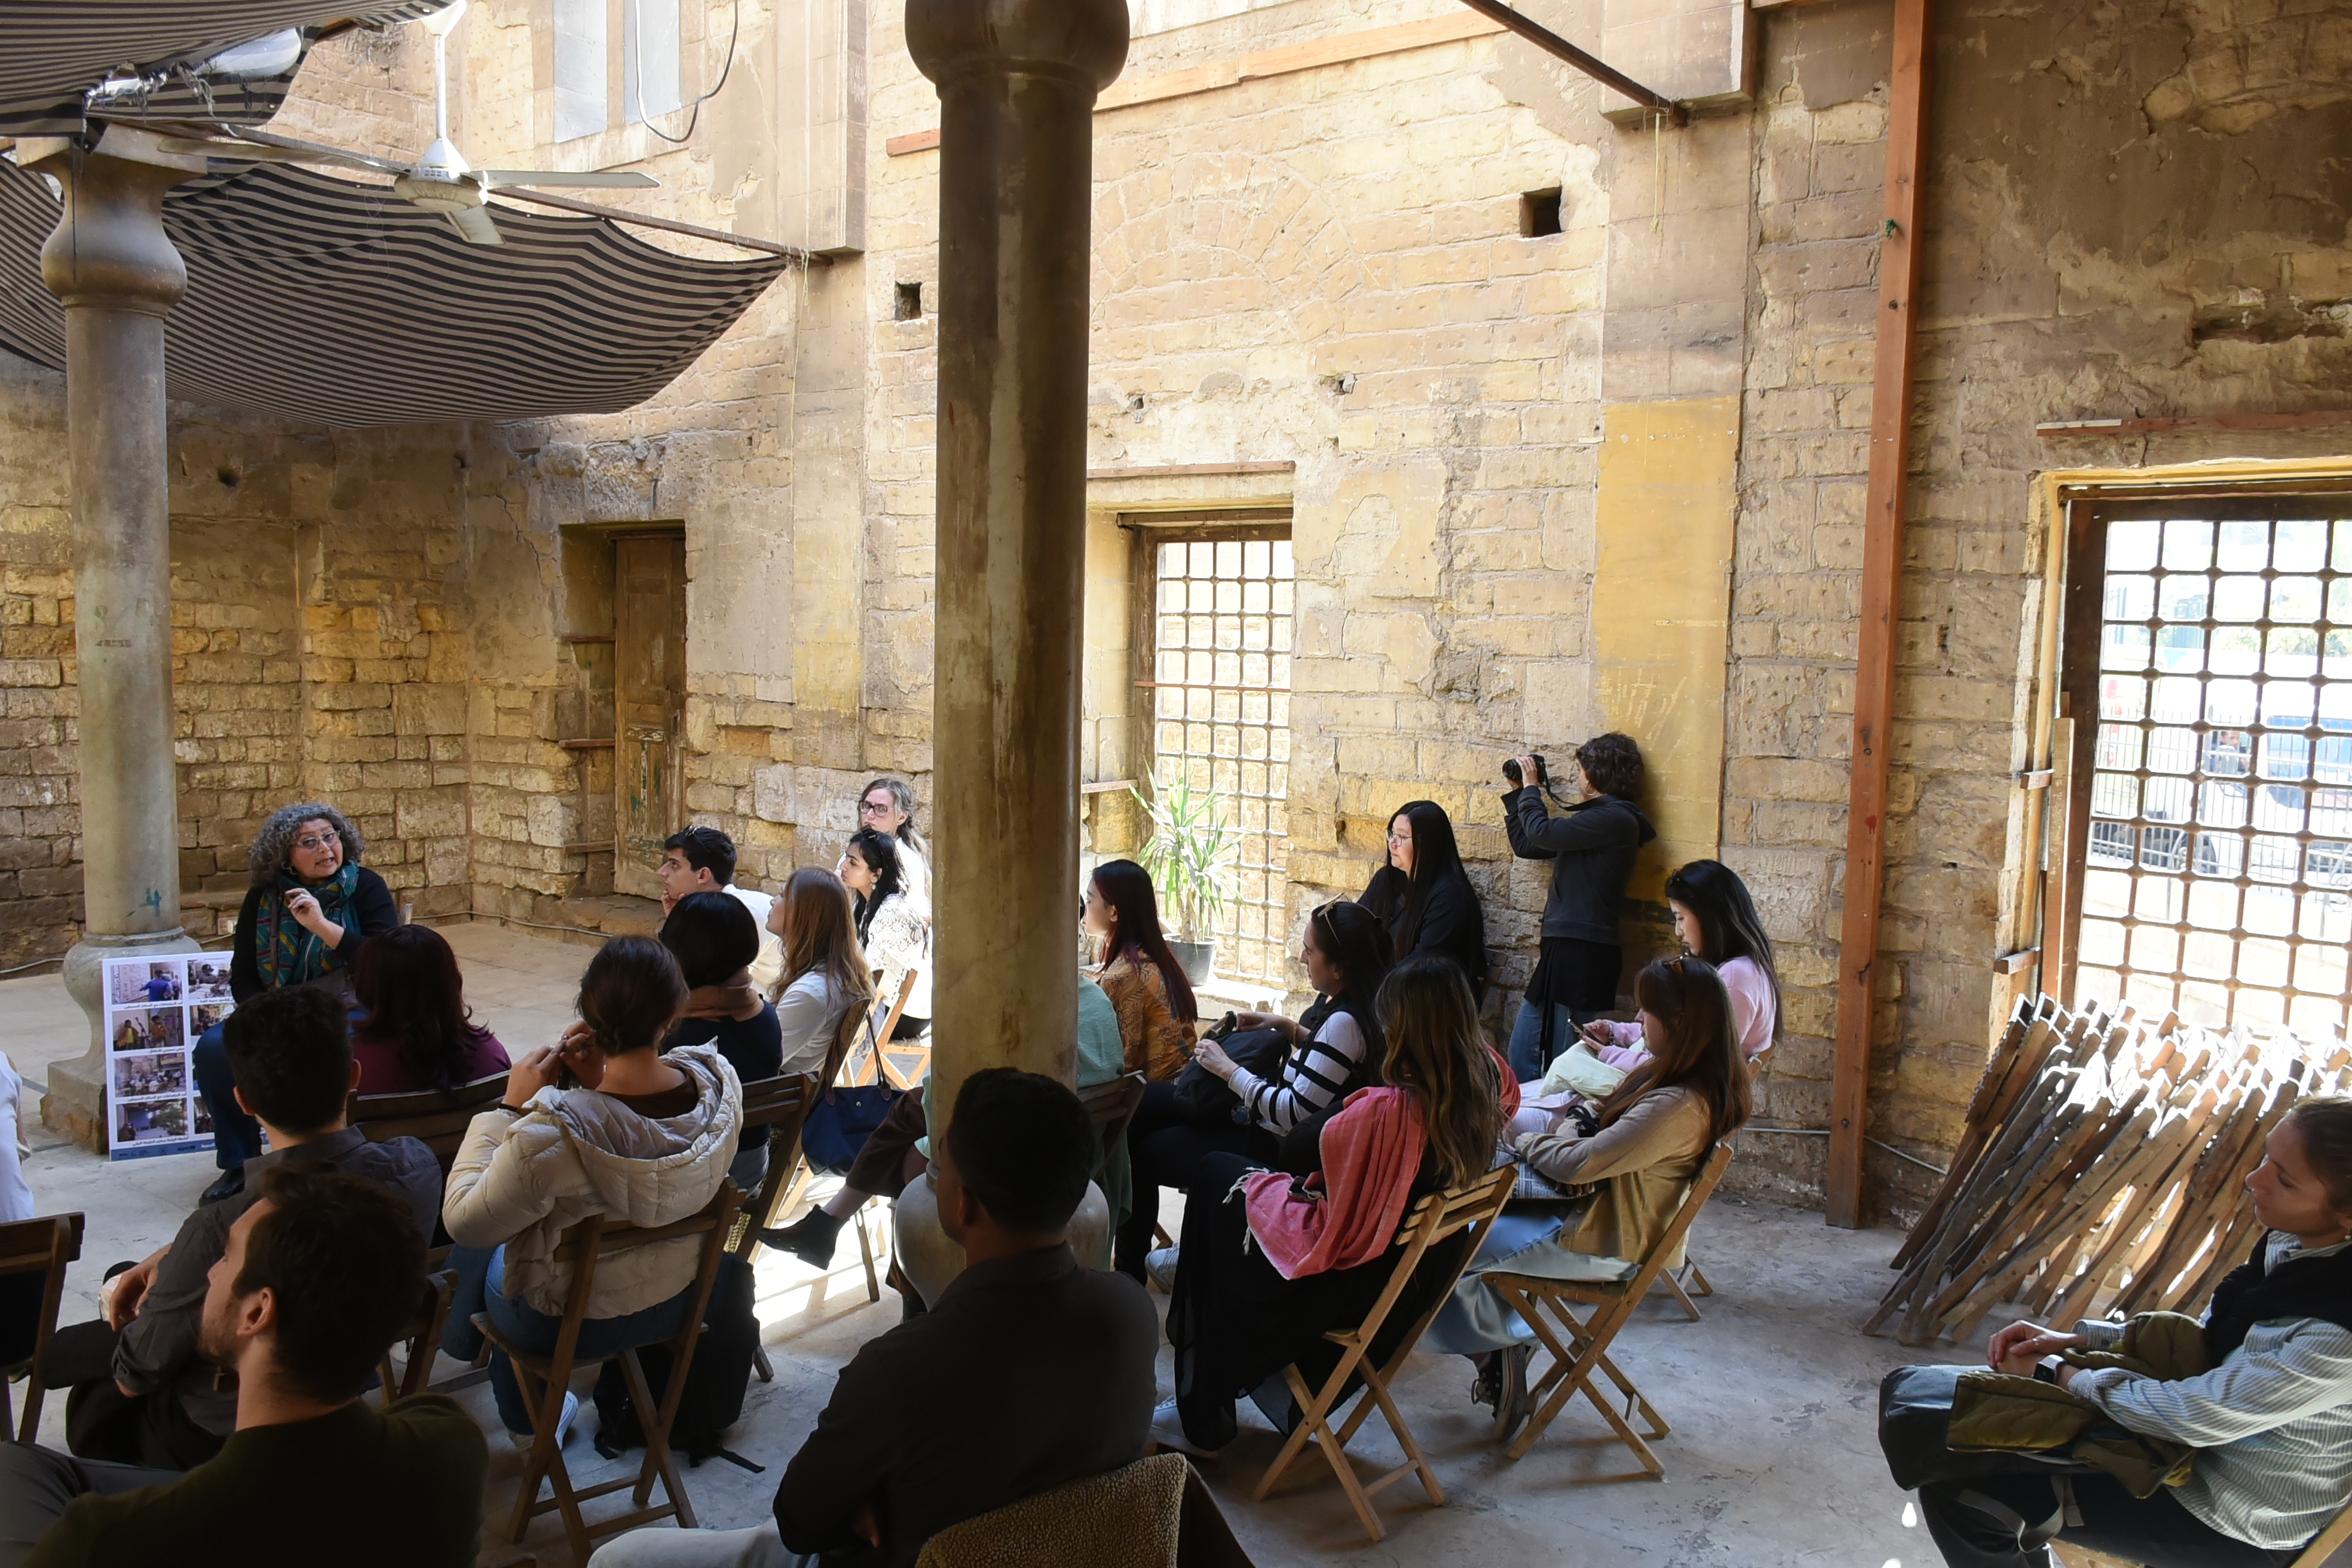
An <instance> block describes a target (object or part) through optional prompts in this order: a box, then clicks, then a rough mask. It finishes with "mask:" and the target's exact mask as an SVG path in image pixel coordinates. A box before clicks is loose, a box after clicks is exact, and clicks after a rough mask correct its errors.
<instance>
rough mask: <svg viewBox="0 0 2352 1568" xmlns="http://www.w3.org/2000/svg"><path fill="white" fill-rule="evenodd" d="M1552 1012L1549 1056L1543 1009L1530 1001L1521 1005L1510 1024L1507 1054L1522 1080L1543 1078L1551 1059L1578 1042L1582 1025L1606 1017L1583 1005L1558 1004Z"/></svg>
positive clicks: (1512, 1068)
mask: <svg viewBox="0 0 2352 1568" xmlns="http://www.w3.org/2000/svg"><path fill="white" fill-rule="evenodd" d="M1551 1011H1552V1022H1551V1051H1550V1053H1549V1055H1547V1054H1545V1052H1544V1050H1543V1048H1542V1047H1543V1009H1542V1008H1541V1007H1540V1006H1538V1005H1533V1004H1530V1003H1527V1002H1521V1003H1520V1004H1519V1019H1518V1022H1517V1023H1516V1024H1514V1025H1512V1026H1511V1046H1510V1049H1509V1050H1508V1051H1507V1052H1506V1053H1505V1054H1506V1055H1507V1057H1508V1058H1510V1063H1511V1070H1512V1071H1513V1072H1515V1073H1517V1074H1518V1077H1519V1081H1520V1082H1521V1083H1533V1082H1534V1081H1535V1080H1536V1079H1539V1078H1541V1077H1543V1075H1544V1068H1548V1067H1549V1066H1551V1058H1553V1057H1556V1056H1558V1055H1559V1053H1560V1052H1562V1051H1564V1050H1566V1049H1568V1047H1570V1046H1572V1045H1574V1044H1576V1031H1577V1030H1578V1029H1579V1028H1580V1027H1581V1026H1584V1025H1586V1024H1590V1023H1592V1022H1593V1021H1595V1020H1596V1019H1599V1018H1602V1017H1605V1016H1607V1015H1606V1014H1605V1013H1602V1012H1599V1011H1594V1012H1586V1011H1584V1010H1583V1009H1582V1008H1569V1007H1559V1006H1555V1007H1553V1008H1552V1010H1551Z"/></svg>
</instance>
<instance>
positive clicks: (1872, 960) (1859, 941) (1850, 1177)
mask: <svg viewBox="0 0 2352 1568" xmlns="http://www.w3.org/2000/svg"><path fill="white" fill-rule="evenodd" d="M1927 9H1928V0H1895V58H1894V70H1893V74H1892V77H1891V79H1890V82H1889V86H1890V89H1891V93H1890V98H1889V102H1888V107H1887V121H1886V223H1885V227H1884V228H1883V229H1882V230H1881V232H1880V239H1879V247H1878V352H1877V359H1876V364H1875V369H1874V374H1873V375H1872V378H1871V397H1870V489H1869V493H1868V500H1867V502H1866V509H1867V510H1866V511H1865V513H1864V536H1863V548H1862V624H1861V647H1860V648H1859V650H1858V651H1857V653H1856V655H1855V658H1854V679H1853V783H1852V786H1851V792H1850V794H1849V795H1848V797H1847V806H1846V837H1845V920H1844V924H1843V927H1842V929H1841V931H1840V933H1839V939H1838V1005H1837V1054H1836V1057H1835V1059H1834V1063H1833V1066H1832V1069H1831V1082H1830V1168H1829V1188H1828V1193H1827V1198H1828V1205H1827V1206H1828V1211H1829V1222H1830V1223H1831V1224H1832V1225H1834V1226H1846V1227H1852V1226H1857V1225H1860V1224H1861V1223H1862V1160H1863V1150H1864V1138H1865V1136H1866V1134H1867V1133H1868V1131H1869V1119H1868V1116H1869V1100H1870V1043H1871V1042H1870V1036H1871V1014H1872V1011H1873V1005H1874V993H1875V985H1874V981H1875V979H1876V977H1877V970H1878V917H1879V899H1880V895H1881V892H1882V888H1883V882H1884V878H1885V854H1886V781H1887V773H1888V770H1889V768H1890V766H1891V765H1892V763H1893V762H1894V751H1893V747H1892V745H1891V744H1890V741H1891V731H1892V729H1893V726H1894V720H1895V626H1896V623H1897V622H1898V620H1899V619H1900V617H1901V615H1902V600H1903V514H1904V508H1905V504H1906V500H1907V491H1908V489H1909V484H1908V479H1909V470H1910V464H1911V334H1912V323H1913V317H1914V315H1915V314H1916V312H1915V311H1914V310H1913V305H1914V295H1915V292H1916V287H1917V283H1918V277H1919V247H1918V244H1917V240H1918V232H1917V225H1918V214H1919V179H1920V174H1921V168H1920V164H1921V159H1920V152H1921V141H1922V138H1923V133H1924V131H1925V113H1924V110H1925V109H1926V104H1927V20H1928V18H1927Z"/></svg>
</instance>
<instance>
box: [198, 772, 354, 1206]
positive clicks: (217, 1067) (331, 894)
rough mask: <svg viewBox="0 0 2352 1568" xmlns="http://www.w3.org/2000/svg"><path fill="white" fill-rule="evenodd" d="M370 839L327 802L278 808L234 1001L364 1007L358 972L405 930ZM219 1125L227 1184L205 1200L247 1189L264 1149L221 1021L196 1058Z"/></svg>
mask: <svg viewBox="0 0 2352 1568" xmlns="http://www.w3.org/2000/svg"><path fill="white" fill-rule="evenodd" d="M366 850H367V841H366V840H365V839H363V838H362V837H360V831H359V829H358V828H356V827H353V826H352V825H351V823H350V822H349V821H348V820H347V819H346V818H345V817H344V816H343V814H342V813H341V812H340V811H337V810H336V809H335V808H334V807H333V806H331V805H323V804H321V803H320V802H318V801H303V802H301V803H299V805H285V806H280V807H278V809H277V810H276V811H274V812H271V813H270V814H269V820H268V821H267V822H265V823H263V824H262V825H261V831H260V832H259V833H257V834H256V835H254V838H253V847H252V848H251V849H249V850H248V851H247V854H246V865H247V868H248V869H249V870H250V872H251V874H252V885H251V886H249V887H248V888H247V889H246V893H245V903H244V905H243V907H241V908H240V909H239V910H237V912H236V940H235V942H234V945H233V946H232V947H231V949H230V952H229V970H228V975H229V994H231V995H233V996H235V997H236V1000H237V1001H239V1002H240V1003H242V1002H246V1001H248V1000H250V999H251V998H253V997H255V996H258V995H260V994H262V993H263V992H265V991H276V990H279V989H282V988H284V987H286V986H289V985H321V986H324V987H326V988H327V989H328V990H330V991H332V992H333V993H335V994H337V995H339V996H341V998H342V999H343V1004H344V1005H345V1006H346V1007H349V1006H352V1005H356V1000H357V998H356V996H355V994H354V992H353V989H352V965H353V964H355V963H358V962H359V956H360V950H361V949H362V947H363V946H365V945H366V942H367V940H368V938H370V937H373V936H381V935H383V933H384V932H385V931H390V930H392V929H393V927H394V926H396V925H398V924H399V923H400V910H399V908H398V906H396V905H395V904H394V902H393V901H392V889H390V888H387V887H385V886H384V884H383V878H382V877H379V876H377V875H376V874H375V873H374V872H373V871H371V870H369V869H368V868H366V867H364V866H362V865H361V864H360V858H361V857H362V855H363V854H364V853H365V852H366ZM188 1059H189V1060H190V1062H192V1063H193V1064H194V1068H195V1073H196V1088H197V1089H198V1091H200V1092H201V1093H202V1094H203V1095H204V1097H205V1109H206V1110H209V1111H210V1112H211V1113H212V1119H213V1162H214V1163H215V1164H217V1165H218V1166H219V1167H220V1170H221V1174H220V1177H219V1179H218V1180H216V1181H215V1182H214V1183H213V1184H212V1185H211V1186H209V1187H206V1188H205V1192H204V1196H203V1197H202V1198H200V1199H199V1200H197V1201H198V1202H200V1203H208V1204H210V1203H218V1202H219V1201H220V1200H221V1199H223V1198H227V1197H234V1196H236V1194H238V1193H241V1192H243V1191H244V1190H245V1163H246V1162H247V1160H250V1159H252V1158H253V1157H254V1156H255V1155H257V1154H258V1153H260V1152H261V1124H260V1123H259V1122H257V1121H255V1120H254V1119H253V1118H252V1117H251V1116H249V1115H247V1113H246V1111H245V1109H244V1108H243V1107H242V1106H240V1105H238V1104H237V1102H236V1075H235V1074H234V1073H232V1072H231V1071H230V1070H229V1065H228V1052H227V1050H226V1047H224V1046H223V1045H222V1044H221V1028H220V1026H219V1025H217V1024H215V1026H212V1027H211V1028H209V1029H206V1030H205V1032H204V1034H203V1035H202V1036H200V1037H198V1038H197V1040H196V1047H195V1049H194V1050H193V1051H191V1052H190V1053H189V1054H188Z"/></svg>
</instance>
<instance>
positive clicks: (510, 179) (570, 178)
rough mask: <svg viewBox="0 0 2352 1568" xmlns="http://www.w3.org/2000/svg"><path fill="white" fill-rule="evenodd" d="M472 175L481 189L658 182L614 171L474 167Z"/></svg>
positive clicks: (639, 187)
mask: <svg viewBox="0 0 2352 1568" xmlns="http://www.w3.org/2000/svg"><path fill="white" fill-rule="evenodd" d="M474 177H475V178H476V179H478V180H479V181H480V182H481V183H482V187H483V188H484V189H485V190H488V188H490V187H491V186H493V185H550V186H556V185H578V186H589V187H593V188H596V189H599V190H607V191H649V190H652V189H654V188H656V186H658V185H659V184H661V182H660V181H659V180H656V179H655V178H654V177H653V176H652V175H651V174H626V173H622V172H618V171H614V172H610V173H586V172H583V173H579V174H566V173H565V172H563V171H562V170H561V169H477V170H475V171H474Z"/></svg>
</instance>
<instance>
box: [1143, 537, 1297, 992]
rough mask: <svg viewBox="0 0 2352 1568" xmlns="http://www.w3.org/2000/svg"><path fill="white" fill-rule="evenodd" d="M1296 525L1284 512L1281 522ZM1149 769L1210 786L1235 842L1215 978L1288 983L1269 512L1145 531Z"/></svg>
mask: <svg viewBox="0 0 2352 1568" xmlns="http://www.w3.org/2000/svg"><path fill="white" fill-rule="evenodd" d="M1276 516H1277V517H1286V514H1280V513H1277V514H1276ZM1143 537H1144V539H1145V540H1146V542H1147V547H1146V550H1145V552H1144V555H1145V560H1146V563H1147V564H1146V571H1147V572H1148V574H1149V580H1148V581H1147V582H1145V583H1143V584H1139V587H1140V588H1141V589H1142V590H1143V596H1144V600H1145V603H1147V604H1148V605H1150V634H1149V639H1148V642H1147V644H1146V646H1147V647H1149V648H1150V663H1149V665H1148V667H1147V668H1148V669H1149V672H1150V673H1149V676H1148V678H1147V679H1144V680H1142V681H1141V682H1139V685H1140V686H1141V687H1142V688H1143V689H1144V692H1145V694H1146V695H1148V697H1149V698H1150V701H1149V704H1148V709H1149V711H1150V714H1151V724H1150V748H1151V757H1150V771H1151V773H1152V775H1153V776H1154V777H1155V778H1156V779H1158V780H1160V781H1161V782H1162V783H1163V784H1172V783H1173V782H1174V781H1175V779H1176V778H1177V777H1178V776H1179V774H1180V773H1181V775H1182V776H1183V777H1185V778H1187V779H1189V780H1190V781H1191V783H1192V787H1193V788H1194V789H1195V790H1206V791H1208V792H1209V793H1210V795H1211V796H1212V797H1213V800H1214V802H1215V809H1216V811H1217V812H1218V815H1219V818H1220V820H1222V821H1223V822H1224V823H1225V824H1227V825H1228V826H1230V827H1232V828H1233V829H1234V831H1235V832H1236V833H1237V834H1238V836H1239V837H1238V843H1237V846H1236V852H1235V854H1234V857H1233V859H1232V861H1231V865H1232V868H1233V870H1232V876H1231V879H1230V882H1229V884H1228V893H1229V896H1228V897H1227V899H1226V900H1225V907H1224V912H1223V917H1222V919H1221V920H1220V921H1218V925H1217V931H1216V936H1217V960H1216V965H1217V973H1220V974H1222V975H1227V976H1230V977H1232V978H1234V979H1238V980H1252V981H1261V982H1269V983H1281V982H1284V981H1286V979H1288V978H1289V977H1290V969H1291V964H1290V941H1289V938H1290V933H1289V915H1288V904H1289V899H1288V889H1289V883H1290V868H1289V845H1290V822H1289V784H1290V629H1291V618H1292V603H1291V593H1292V571H1291V559H1290V525H1289V523H1288V521H1270V520H1268V519H1267V518H1266V517H1265V515H1264V514H1249V516H1248V518H1247V519H1246V520H1244V521H1233V522H1220V523H1214V524H1209V525H1203V526H1183V525H1178V526H1171V525H1170V524H1168V523H1167V522H1165V521H1157V520H1155V521H1153V522H1152V523H1151V524H1150V526H1148V527H1146V528H1145V529H1144V531H1143Z"/></svg>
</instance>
